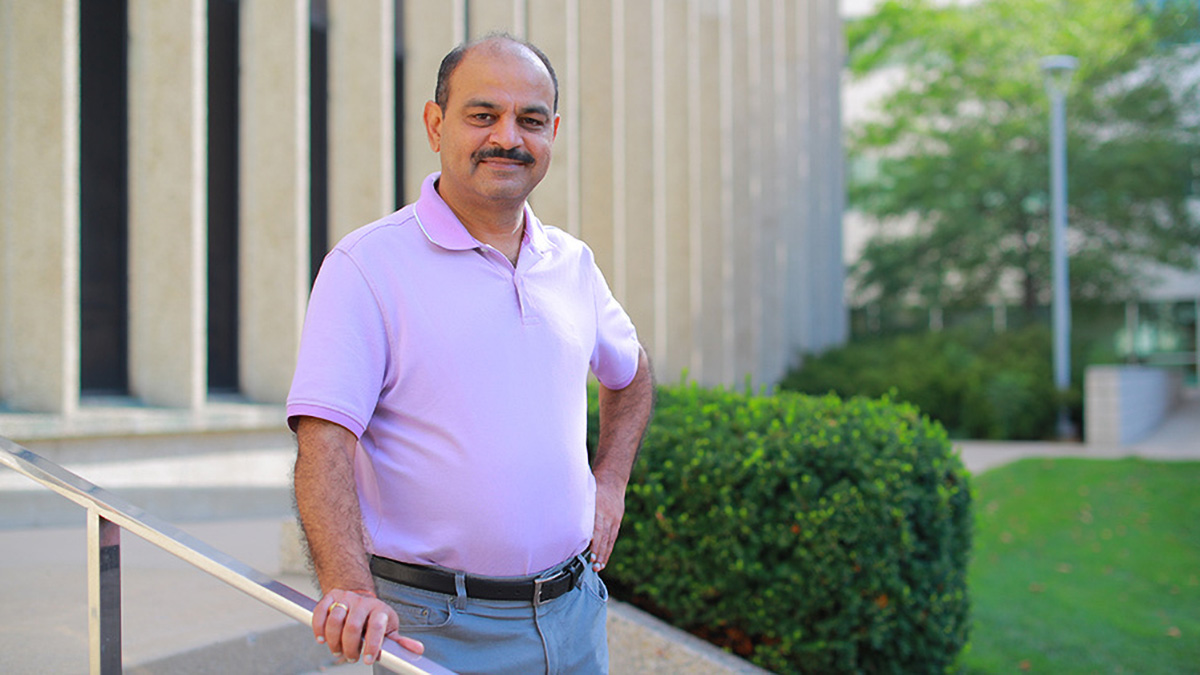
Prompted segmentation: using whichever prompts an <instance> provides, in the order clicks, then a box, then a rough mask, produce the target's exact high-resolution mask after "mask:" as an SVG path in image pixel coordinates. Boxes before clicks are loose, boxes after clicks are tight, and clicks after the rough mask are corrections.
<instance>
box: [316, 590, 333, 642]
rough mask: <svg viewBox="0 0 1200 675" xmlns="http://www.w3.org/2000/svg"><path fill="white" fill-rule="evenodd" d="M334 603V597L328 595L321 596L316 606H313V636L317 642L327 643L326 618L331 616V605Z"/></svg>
mask: <svg viewBox="0 0 1200 675" xmlns="http://www.w3.org/2000/svg"><path fill="white" fill-rule="evenodd" d="M331 604H333V598H331V597H330V596H328V595H326V596H325V597H323V598H321V601H320V602H318V603H317V606H316V607H313V614H312V630H313V637H315V638H316V639H317V642H319V643H321V644H324V643H325V618H326V617H328V616H329V605H331Z"/></svg>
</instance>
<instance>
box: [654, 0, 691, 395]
mask: <svg viewBox="0 0 1200 675" xmlns="http://www.w3.org/2000/svg"><path fill="white" fill-rule="evenodd" d="M695 15H696V12H695V10H694V3H692V2H689V1H688V0H659V1H658V2H656V3H655V17H654V21H655V59H654V80H655V86H654V93H655V96H654V101H655V103H654V127H655V133H654V137H655V144H656V147H655V152H654V157H655V169H654V173H655V180H656V182H657V183H658V185H659V187H658V188H657V189H658V190H659V191H661V193H662V198H661V199H660V200H658V201H657V202H656V206H657V212H656V214H655V223H656V225H660V226H659V227H658V229H657V230H656V232H657V235H658V236H659V237H660V241H659V245H658V249H657V250H658V252H659V261H660V262H659V266H660V267H661V269H660V270H659V274H660V281H659V282H658V283H659V284H660V286H663V288H661V289H660V291H659V293H658V295H657V300H658V307H657V309H656V310H655V314H656V316H658V317H659V321H660V329H659V331H658V336H657V337H658V344H657V345H656V347H655V349H656V352H658V356H657V359H658V365H657V369H656V370H657V372H658V375H659V377H660V379H661V380H662V381H664V382H674V381H676V380H677V378H679V376H680V375H681V374H682V373H683V371H684V370H687V371H689V373H691V374H692V375H694V374H695V370H696V366H695V364H694V363H693V361H692V357H693V349H694V347H693V346H694V344H695V342H694V335H693V328H694V327H693V319H692V302H693V298H695V297H698V296H697V294H696V293H694V290H695V289H694V288H693V285H694V284H696V285H698V283H697V282H698V280H697V279H695V278H694V277H693V275H692V249H693V245H692V244H693V242H692V238H693V236H696V235H697V233H696V232H694V230H693V227H692V224H693V215H694V214H693V209H692V203H691V200H692V194H691V176H692V161H693V158H694V157H696V156H698V155H699V154H700V152H701V150H700V148H693V147H692V146H691V144H690V143H689V139H690V136H691V126H692V123H693V120H694V119H695V118H696V113H695V111H694V110H693V109H692V107H691V106H690V105H688V101H689V97H690V96H691V92H692V91H693V90H694V89H696V88H698V87H699V86H700V85H699V79H700V78H699V73H698V72H697V73H693V72H692V68H691V63H692V61H694V60H695V56H696V52H695V45H694V44H692V41H691V28H692V18H693V17H694V16H695Z"/></svg>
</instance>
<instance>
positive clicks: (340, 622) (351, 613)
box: [294, 417, 424, 664]
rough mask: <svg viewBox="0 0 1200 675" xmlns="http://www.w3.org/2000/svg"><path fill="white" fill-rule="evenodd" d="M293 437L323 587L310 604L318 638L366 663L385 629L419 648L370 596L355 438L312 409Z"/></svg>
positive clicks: (307, 529)
mask: <svg viewBox="0 0 1200 675" xmlns="http://www.w3.org/2000/svg"><path fill="white" fill-rule="evenodd" d="M296 438H297V442H298V448H299V449H298V451H297V453H296V468H295V477H294V480H295V490H296V508H297V510H298V511H299V514H300V524H301V526H302V527H303V528H304V536H305V538H306V539H307V540H308V550H309V553H310V555H311V556H312V561H313V566H314V567H315V568H316V572H317V581H318V582H319V583H320V585H321V591H322V593H324V595H323V596H322V598H321V601H320V602H318V603H317V606H316V607H315V608H314V609H313V621H312V628H313V634H314V635H315V636H316V638H317V641H318V642H325V643H327V644H328V645H329V651H330V652H332V653H333V654H335V655H342V656H344V657H345V658H346V659H348V660H350V661H352V662H353V661H357V660H358V658H359V656H360V654H361V656H362V657H363V661H364V662H365V663H367V664H370V663H372V662H374V661H375V660H376V659H378V658H379V652H380V649H381V647H382V645H383V638H384V637H388V638H391V639H393V640H395V641H397V642H399V643H400V644H401V645H403V646H404V647H406V648H408V649H409V650H411V651H414V652H416V653H418V654H420V653H421V652H422V651H423V649H424V647H423V646H422V645H421V643H420V642H417V641H416V640H412V639H409V638H403V637H400V635H399V634H398V633H397V632H396V631H397V630H398V629H399V626H400V621H399V618H398V617H397V616H396V612H395V611H394V610H393V609H392V608H391V607H389V606H388V605H387V603H385V602H383V601H382V600H379V599H378V598H376V597H375V581H374V579H373V578H372V577H371V569H370V566H369V565H368V563H367V551H366V548H365V547H364V545H363V533H362V513H361V511H360V510H359V507H358V493H357V490H356V488H355V483H354V461H353V458H354V448H355V445H356V443H357V440H358V439H356V438H355V437H354V434H353V433H351V432H350V431H349V430H348V429H346V428H345V427H342V426H340V425H337V424H334V423H332V422H327V421H325V420H321V419H317V418H315V417H301V418H300V420H299V421H298V423H297V425H296Z"/></svg>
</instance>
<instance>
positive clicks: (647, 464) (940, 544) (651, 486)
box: [589, 386, 972, 673]
mask: <svg viewBox="0 0 1200 675" xmlns="http://www.w3.org/2000/svg"><path fill="white" fill-rule="evenodd" d="M593 400H594V399H593ZM591 414H592V416H593V418H592V420H591V421H590V424H589V433H590V434H591V437H590V438H589V441H590V442H591V443H592V444H593V447H594V443H595V434H596V428H597V425H596V420H595V415H596V409H595V404H594V403H593V406H592V410H591ZM626 509H627V510H626V516H625V521H624V524H623V526H622V530H621V537H620V538H619V539H618V541H617V546H616V549H615V551H614V553H613V557H612V561H611V563H610V565H609V567H608V569H607V570H606V579H607V580H609V582H610V584H611V585H612V587H613V591H614V595H616V596H617V597H619V598H622V599H626V600H629V601H631V602H634V603H635V604H638V605H640V606H642V607H644V608H646V609H649V610H650V611H652V612H654V613H656V614H658V615H660V616H662V617H663V618H665V619H667V620H668V621H671V622H672V623H673V624H675V625H677V626H679V627H682V628H684V629H686V630H690V631H692V632H694V633H697V634H700V635H702V636H705V637H708V638H710V639H712V640H713V641H715V642H717V643H718V644H724V645H727V646H729V647H730V648H731V649H733V651H735V652H737V653H738V654H740V655H742V656H744V657H747V658H748V659H750V660H751V661H753V662H755V663H757V664H759V665H761V666H763V667H765V668H768V669H770V670H773V671H776V672H785V673H786V672H794V673H830V672H839V673H841V672H856V671H857V672H894V673H917V672H943V671H944V670H945V669H946V668H947V667H948V666H950V665H952V664H953V663H954V661H955V659H956V656H957V654H958V653H959V652H960V650H961V649H962V647H963V645H964V644H965V643H966V640H967V634H968V627H969V626H968V598H967V588H966V567H967V561H968V557H969V552H970V546H971V523H972V521H971V515H970V492H969V488H968V485H967V477H966V475H965V473H964V471H963V468H962V464H961V462H960V461H959V459H958V458H957V457H956V456H955V455H954V454H953V453H952V450H951V444H950V442H949V441H948V439H947V436H946V434H945V431H944V430H943V429H942V428H941V427H940V426H939V425H937V424H936V423H932V422H930V421H928V420H927V419H923V418H922V417H921V416H920V415H919V413H918V412H917V410H916V409H915V408H914V407H912V406H911V405H907V404H896V403H892V402H889V401H887V400H882V401H873V400H866V399H853V400H847V401H842V400H840V399H838V398H837V397H834V396H824V397H810V396H803V395H798V394H793V393H787V392H785V393H782V394H779V395H777V396H749V395H742V394H736V393H731V392H728V391H723V390H706V389H702V388H699V387H696V386H677V387H664V388H661V389H660V391H659V398H658V404H657V407H656V411H655V416H654V419H653V421H652V422H651V425H650V428H649V429H648V430H647V436H646V441H645V445H644V448H643V451H642V456H641V457H640V459H639V460H638V462H637V464H636V466H635V468H634V472H633V477H632V480H631V481H630V485H629V490H628V494H627V499H626Z"/></svg>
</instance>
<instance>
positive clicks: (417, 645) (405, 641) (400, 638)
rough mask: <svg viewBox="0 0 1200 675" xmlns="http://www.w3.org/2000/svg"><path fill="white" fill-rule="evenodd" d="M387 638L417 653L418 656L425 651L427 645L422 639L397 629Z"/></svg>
mask: <svg viewBox="0 0 1200 675" xmlns="http://www.w3.org/2000/svg"><path fill="white" fill-rule="evenodd" d="M387 638H388V639H389V640H391V641H392V642H395V643H396V644H398V645H400V646H401V647H404V648H405V649H407V650H408V651H410V652H412V653H414V654H416V655H417V656H420V655H421V654H424V653H425V645H424V644H423V643H422V642H421V641H419V640H414V639H413V638H410V637H407V636H404V635H401V634H400V633H398V632H397V631H392V632H390V633H388V634H387Z"/></svg>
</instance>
